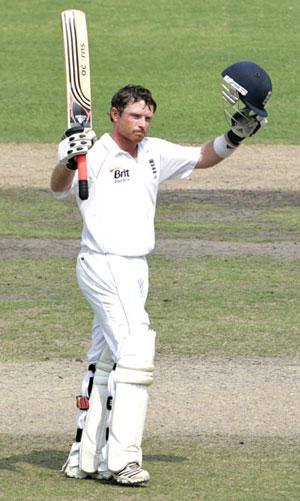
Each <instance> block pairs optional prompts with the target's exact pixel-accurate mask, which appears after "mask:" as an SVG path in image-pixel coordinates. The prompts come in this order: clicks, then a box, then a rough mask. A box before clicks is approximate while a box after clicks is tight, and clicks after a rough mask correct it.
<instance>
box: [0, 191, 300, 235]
mask: <svg viewBox="0 0 300 501" xmlns="http://www.w3.org/2000/svg"><path fill="white" fill-rule="evenodd" d="M207 196H208V197H209V195H207V194H206V193H205V192H204V191H192V192H190V191H186V192H185V193H184V194H182V195H178V196H177V197H176V198H175V199H173V197H172V195H170V194H167V193H161V194H160V198H159V202H158V207H157V215H156V230H157V236H158V237H159V238H198V239H199V238H202V239H205V240H227V241H236V242H254V243H255V242H257V243H259V242H272V241H276V242H278V241H281V242H284V241H285V242H288V241H293V242H300V225H299V224H298V223H299V219H300V207H299V202H298V199H297V196H292V198H284V196H283V195H281V199H280V200H278V199H277V198H276V196H275V195H273V196H272V195H270V194H268V199H267V197H266V194H265V193H264V192H262V193H261V194H259V193H256V194H251V192H245V193H244V194H242V195H240V194H239V195H237V194H235V193H229V194H227V195H224V196H223V198H221V200H220V196H219V195H217V192H214V195H213V196H211V200H210V201H209V202H207V200H206V198H207ZM8 206H9V208H10V210H9V211H7V207H8ZM58 221H59V224H58ZM80 232H81V216H80V214H79V211H78V209H77V205H76V202H75V200H74V198H73V197H68V198H66V199H65V200H64V201H57V200H56V199H55V198H54V197H53V196H52V195H51V194H50V193H49V192H48V191H41V190H35V191H33V190H26V191H22V190H17V189H11V190H1V197H0V235H1V238H17V239H22V238H45V239H67V238H71V239H79V236H80Z"/></svg>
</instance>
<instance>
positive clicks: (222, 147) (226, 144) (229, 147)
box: [213, 133, 238, 158]
mask: <svg viewBox="0 0 300 501" xmlns="http://www.w3.org/2000/svg"><path fill="white" fill-rule="evenodd" d="M237 147H238V144H234V143H232V142H231V141H230V140H229V138H228V133H227V134H223V135H222V136H218V137H216V138H215V140H214V141H213V148H214V150H215V153H216V154H217V155H218V157H220V158H227V157H229V156H230V155H232V153H233V152H234V151H235V150H236V148H237Z"/></svg>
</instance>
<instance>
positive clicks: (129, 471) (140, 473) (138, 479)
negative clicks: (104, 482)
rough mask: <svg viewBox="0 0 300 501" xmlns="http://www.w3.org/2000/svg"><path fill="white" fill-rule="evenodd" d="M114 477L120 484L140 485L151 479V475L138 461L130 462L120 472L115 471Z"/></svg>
mask: <svg viewBox="0 0 300 501" xmlns="http://www.w3.org/2000/svg"><path fill="white" fill-rule="evenodd" d="M113 479H114V480H115V481H116V482H117V483H118V484H123V485H138V484H144V483H145V482H148V480H150V475H149V473H148V472H147V471H146V470H143V469H142V468H141V467H140V466H139V465H138V464H137V463H129V464H128V465H127V466H125V468H124V469H123V470H121V471H119V473H113Z"/></svg>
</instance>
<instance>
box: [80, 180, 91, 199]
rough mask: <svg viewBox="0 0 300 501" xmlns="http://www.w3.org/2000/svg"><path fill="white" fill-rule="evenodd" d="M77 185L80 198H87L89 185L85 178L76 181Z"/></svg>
mask: <svg viewBox="0 0 300 501" xmlns="http://www.w3.org/2000/svg"><path fill="white" fill-rule="evenodd" d="M78 187H79V198H80V200H87V199H88V198H89V185H88V182H87V179H81V180H80V181H78Z"/></svg>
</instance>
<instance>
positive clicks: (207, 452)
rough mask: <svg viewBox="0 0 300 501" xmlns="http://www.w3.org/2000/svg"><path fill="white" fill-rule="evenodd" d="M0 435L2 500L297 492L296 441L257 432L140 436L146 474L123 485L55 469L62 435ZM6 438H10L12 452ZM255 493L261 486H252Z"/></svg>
mask: <svg viewBox="0 0 300 501" xmlns="http://www.w3.org/2000/svg"><path fill="white" fill-rule="evenodd" d="M0 441H1V446H2V447H1V458H0V480H1V485H2V488H1V494H0V497H1V498H2V499H6V500H22V501H23V500H31V499H35V500H36V501H41V500H54V499H60V500H67V499H72V500H81V499H85V500H93V499H95V500H96V499H97V500H98V499H105V501H115V500H118V501H120V500H121V501H125V500H130V501H133V500H134V501H143V500H151V501H153V500H157V501H173V500H175V499H176V500H177V499H182V500H186V499H189V500H195V501H200V500H210V501H229V500H243V501H253V500H254V499H259V500H260V501H263V500H268V501H269V500H272V501H276V500H278V501H279V500H282V499H288V500H289V501H296V500H298V498H299V470H298V465H299V453H300V451H299V448H298V447H293V446H291V447H289V448H288V449H286V447H285V446H284V444H282V443H280V442H278V443H277V442H276V441H275V442H274V441H271V442H270V441H268V440H262V441H261V442H258V443H256V444H251V440H249V443H247V440H246V441H244V443H243V444H241V443H240V442H241V441H240V440H239V439H238V437H232V439H231V443H227V444H226V446H225V445H223V446H222V445H217V444H216V445H210V446H208V445H205V444H201V443H194V444H187V445H183V444H177V445H175V444H172V443H170V442H168V443H163V442H156V441H152V440H151V443H150V442H147V441H146V442H145V444H144V453H145V467H146V468H148V469H149V470H150V472H151V481H150V483H149V484H148V485H147V486H145V487H137V488H126V487H120V486H115V485H107V484H106V483H103V482H95V481H93V480H90V481H76V480H70V479H65V478H64V477H63V476H62V475H61V474H59V469H60V467H61V464H62V462H63V461H64V459H65V454H66V452H67V451H63V450H61V448H60V446H59V445H58V444H59V443H61V442H62V441H65V437H64V436H62V435H58V436H57V437H55V436H45V437H19V438H16V437H7V436H3V437H2V440H0ZM7 441H10V443H11V441H13V452H12V450H11V448H9V447H8V444H7ZM258 493H259V494H258Z"/></svg>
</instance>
